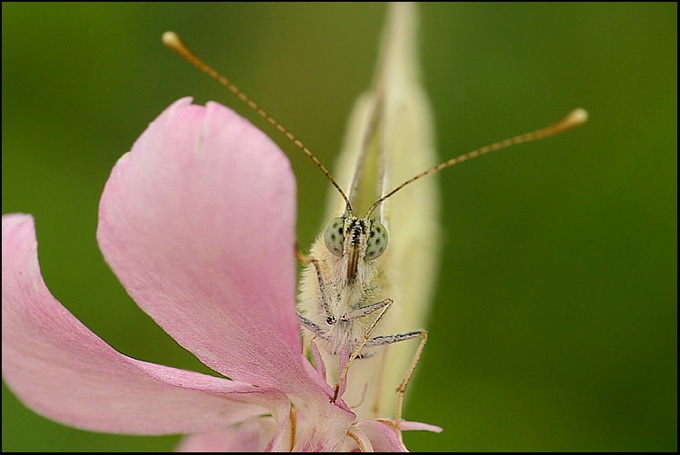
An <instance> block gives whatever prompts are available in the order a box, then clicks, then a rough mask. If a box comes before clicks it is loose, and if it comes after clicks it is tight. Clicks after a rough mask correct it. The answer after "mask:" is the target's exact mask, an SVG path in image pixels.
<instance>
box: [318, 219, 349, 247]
mask: <svg viewBox="0 0 680 455" xmlns="http://www.w3.org/2000/svg"><path fill="white" fill-rule="evenodd" d="M344 229H345V219H344V218H342V217H338V218H333V219H332V220H331V222H330V223H328V226H327V227H326V230H325V231H324V232H323V240H324V242H326V248H328V251H330V252H331V253H333V254H334V255H335V256H342V244H343V243H344V241H345V233H344Z"/></svg>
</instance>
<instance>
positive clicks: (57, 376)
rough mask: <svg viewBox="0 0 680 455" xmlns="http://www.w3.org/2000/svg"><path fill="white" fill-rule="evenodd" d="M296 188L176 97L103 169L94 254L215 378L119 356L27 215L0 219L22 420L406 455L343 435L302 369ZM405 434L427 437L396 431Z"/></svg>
mask: <svg viewBox="0 0 680 455" xmlns="http://www.w3.org/2000/svg"><path fill="white" fill-rule="evenodd" d="M295 197H296V195H295V182H294V177H293V174H292V171H291V169H290V164H289V162H288V160H287V159H286V157H285V156H284V154H283V153H282V152H281V151H280V150H279V148H278V147H277V146H276V145H275V144H274V143H273V142H272V141H271V140H270V139H269V138H268V137H267V136H266V135H264V134H263V133H262V132H261V131H259V130H258V129H257V128H255V127H254V126H253V125H251V124H250V123H249V122H248V121H247V120H245V119H243V118H241V117H239V116H238V115H237V114H235V113H234V112H232V111H231V110H229V109H227V108H225V107H223V106H221V105H219V104H217V103H212V102H211V103H208V104H207V106H206V107H203V106H197V105H192V104H191V99H189V98H184V99H181V100H179V101H177V102H176V103H174V104H173V105H171V106H170V107H169V108H168V109H166V110H165V111H164V112H163V113H162V114H161V115H160V117H158V119H156V120H155V121H154V122H153V123H152V124H151V125H150V126H149V128H148V129H147V130H146V131H145V132H144V134H142V136H141V137H140V138H139V139H138V140H137V142H136V143H135V145H134V146H133V148H132V151H131V152H129V153H127V154H126V155H124V156H123V157H122V158H121V159H120V160H119V161H118V163H117V164H116V166H115V167H114V169H113V171H112V173H111V177H110V178H109V180H108V182H107V184H106V187H105V189H104V193H103V195H102V199H101V203H100V207H99V227H98V230H97V237H98V240H99V245H100V247H101V249H102V252H103V253H104V257H105V259H106V261H107V262H108V263H109V265H110V266H111V268H112V269H113V271H114V272H115V274H116V275H117V276H118V278H119V279H120V281H121V282H122V284H123V286H124V287H125V289H126V290H127V292H128V293H129V294H130V296H131V297H132V298H133V299H134V300H135V301H136V302H137V304H138V305H139V306H140V307H141V308H142V309H143V310H144V311H145V312H147V313H148V314H149V315H150V316H151V317H152V318H153V319H154V320H155V321H156V322H157V323H158V324H159V325H160V326H161V327H162V328H163V329H164V330H165V331H166V332H167V333H168V334H170V335H171V336H172V337H173V338H174V339H175V340H176V341H177V342H178V343H179V344H180V345H182V346H183V347H184V348H186V349H187V350H189V351H191V352H192V353H193V354H194V355H196V356H197V357H198V358H199V359H200V360H201V361H202V362H203V363H204V364H206V365H207V366H209V367H210V368H212V369H213V370H215V371H216V372H218V373H220V374H222V375H224V376H226V377H228V378H229V379H226V378H221V377H213V376H208V375H204V374H199V373H196V372H191V371H185V370H179V369H176V368H171V367H166V366H162V365H156V364H153V363H148V362H144V361H140V360H136V359H133V358H130V357H127V356H125V355H123V354H121V353H119V352H117V351H115V350H114V349H113V348H112V347H110V346H109V345H107V344H106V343H105V342H104V341H103V340H101V339H100V338H99V337H97V336H96V335H95V334H94V333H93V332H91V331H90V330H89V329H87V328H86V327H85V326H84V325H83V324H81V323H80V322H79V321H78V320H77V319H76V318H75V317H74V316H73V315H72V314H71V313H69V312H68V310H66V309H65V308H64V307H63V306H62V305H61V304H60V303H59V302H58V301H57V300H56V299H55V298H54V297H53V296H52V295H51V293H50V292H49V290H48V289H47V287H46V286H45V283H44V281H43V279H42V276H41V274H40V268H39V265H38V259H37V241H36V238H35V230H34V226H33V219H32V217H31V216H30V215H24V214H11V215H3V217H2V374H3V377H4V378H5V381H6V383H7V384H8V386H9V387H10V388H11V389H12V390H13V391H14V393H16V395H17V396H18V397H19V398H20V399H21V400H22V402H23V403H24V404H26V406H28V407H30V408H31V409H33V410H34V411H36V412H38V413H39V414H41V415H43V416H46V417H48V418H50V419H53V420H56V421H58V422H61V423H63V424H66V425H71V426H74V427H78V428H82V429H87V430H93V431H102V432H112V433H126V434H139V435H160V434H171V433H183V434H189V436H187V437H186V438H185V439H184V440H183V442H182V444H181V446H180V448H181V449H184V450H209V449H212V450H234V451H247V450H291V449H292V450H352V449H356V448H357V447H358V446H360V447H361V448H363V449H374V450H391V451H394V450H404V449H405V447H404V446H403V444H402V443H401V442H400V438H399V437H398V434H397V432H396V431H395V428H394V426H393V425H392V424H391V423H390V422H389V421H387V420H363V421H357V420H356V416H355V414H354V413H353V412H352V411H351V410H350V409H349V408H348V407H347V405H346V404H345V403H344V402H343V401H342V400H338V401H337V402H336V403H330V396H331V395H332V389H331V387H330V386H329V385H328V384H327V383H326V382H325V381H324V380H323V379H322V378H321V376H320V375H319V374H318V373H317V372H316V371H315V370H314V368H313V367H312V366H311V364H310V363H309V362H308V361H307V359H306V358H305V357H304V356H303V355H302V350H301V342H300V329H299V327H298V322H297V318H296V313H295V295H296V291H295V281H296V277H295V275H296V265H295V258H294V243H295V216H296V207H295ZM402 428H403V429H426V430H430V431H440V429H439V428H437V427H434V426H431V425H426V424H420V423H414V422H403V423H402Z"/></svg>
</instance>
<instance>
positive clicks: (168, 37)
mask: <svg viewBox="0 0 680 455" xmlns="http://www.w3.org/2000/svg"><path fill="white" fill-rule="evenodd" d="M162 40H163V44H165V45H166V46H168V47H170V48H173V49H174V48H176V47H178V45H179V44H181V43H182V40H180V39H179V36H178V35H177V33H175V32H165V33H163V37H162Z"/></svg>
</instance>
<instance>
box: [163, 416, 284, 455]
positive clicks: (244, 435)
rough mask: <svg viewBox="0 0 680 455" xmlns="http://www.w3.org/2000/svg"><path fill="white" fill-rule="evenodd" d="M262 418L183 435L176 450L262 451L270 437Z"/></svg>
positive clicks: (265, 422)
mask: <svg viewBox="0 0 680 455" xmlns="http://www.w3.org/2000/svg"><path fill="white" fill-rule="evenodd" d="M267 423H268V422H267V421H265V420H264V418H259V419H253V420H250V421H247V422H243V423H241V424H238V425H232V426H230V427H228V428H224V429H222V430H217V431H210V432H207V433H198V434H191V435H187V436H184V437H183V438H182V440H181V441H180V443H179V445H178V446H177V447H176V449H175V450H176V451H178V452H262V451H264V450H266V449H267V447H268V444H269V442H270V440H271V438H272V434H271V430H270V431H268V429H267V428H265V427H264V425H266V424H267Z"/></svg>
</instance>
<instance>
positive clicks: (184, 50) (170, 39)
mask: <svg viewBox="0 0 680 455" xmlns="http://www.w3.org/2000/svg"><path fill="white" fill-rule="evenodd" d="M163 44H165V45H166V46H168V47H169V48H170V49H172V50H173V51H175V52H177V53H178V54H179V55H180V56H181V57H183V58H184V59H185V60H186V61H188V62H189V63H191V64H192V65H194V66H195V67H196V68H198V69H199V70H201V71H203V72H204V73H206V74H207V75H208V76H210V77H212V78H213V79H215V80H216V81H217V82H219V83H220V84H222V85H224V86H225V87H226V88H227V89H228V90H229V91H231V92H232V93H234V94H235V95H236V96H238V97H239V98H240V99H241V100H242V101H245V103H246V104H247V105H248V106H250V107H252V108H253V109H254V110H255V112H257V113H258V114H260V116H261V117H263V118H264V119H265V120H267V121H268V122H269V123H270V124H271V125H272V126H274V128H276V129H277V130H279V131H280V132H282V133H283V134H284V136H286V137H287V138H288V139H290V140H291V141H292V142H293V144H295V145H296V146H297V147H298V148H299V149H300V150H302V151H303V152H304V154H305V155H307V156H308V157H309V158H311V160H312V161H314V164H316V165H317V167H318V168H319V169H321V172H323V173H324V175H325V176H326V178H328V180H330V182H331V183H332V184H333V186H334V187H335V189H337V190H338V192H339V193H340V195H341V196H342V198H343V199H344V200H345V203H347V206H348V207H349V208H350V212H351V211H352V210H351V209H352V206H351V204H350V203H349V199H348V198H347V196H346V195H345V192H344V191H342V188H340V185H338V184H337V182H336V181H335V179H333V177H332V176H331V173H330V172H328V170H327V169H326V168H325V167H324V165H323V164H321V162H320V161H319V160H318V159H317V157H316V156H314V154H313V153H312V152H310V151H309V149H308V148H307V147H305V145H304V144H303V143H302V142H301V141H300V140H299V139H298V138H296V137H295V136H293V134H292V133H291V132H290V131H288V130H287V129H286V128H285V127H284V126H283V125H281V124H280V123H279V122H277V121H276V120H275V119H274V118H273V117H272V116H271V115H269V114H268V113H267V112H266V111H265V110H264V109H262V108H261V107H260V106H259V105H258V104H257V103H255V102H254V101H253V100H251V99H250V98H249V97H248V96H247V95H246V94H245V93H243V92H242V91H241V90H240V89H239V88H238V87H236V86H235V85H234V84H232V83H231V81H229V79H227V78H226V77H224V76H222V75H221V74H220V73H218V72H217V71H215V70H214V69H212V68H211V67H210V66H208V64H206V63H205V62H204V61H203V60H201V59H200V58H199V57H198V56H197V55H196V54H194V53H193V52H192V51H191V50H189V48H188V47H187V46H186V44H184V42H182V40H181V39H180V37H179V36H178V35H177V33H175V32H165V33H163Z"/></svg>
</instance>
